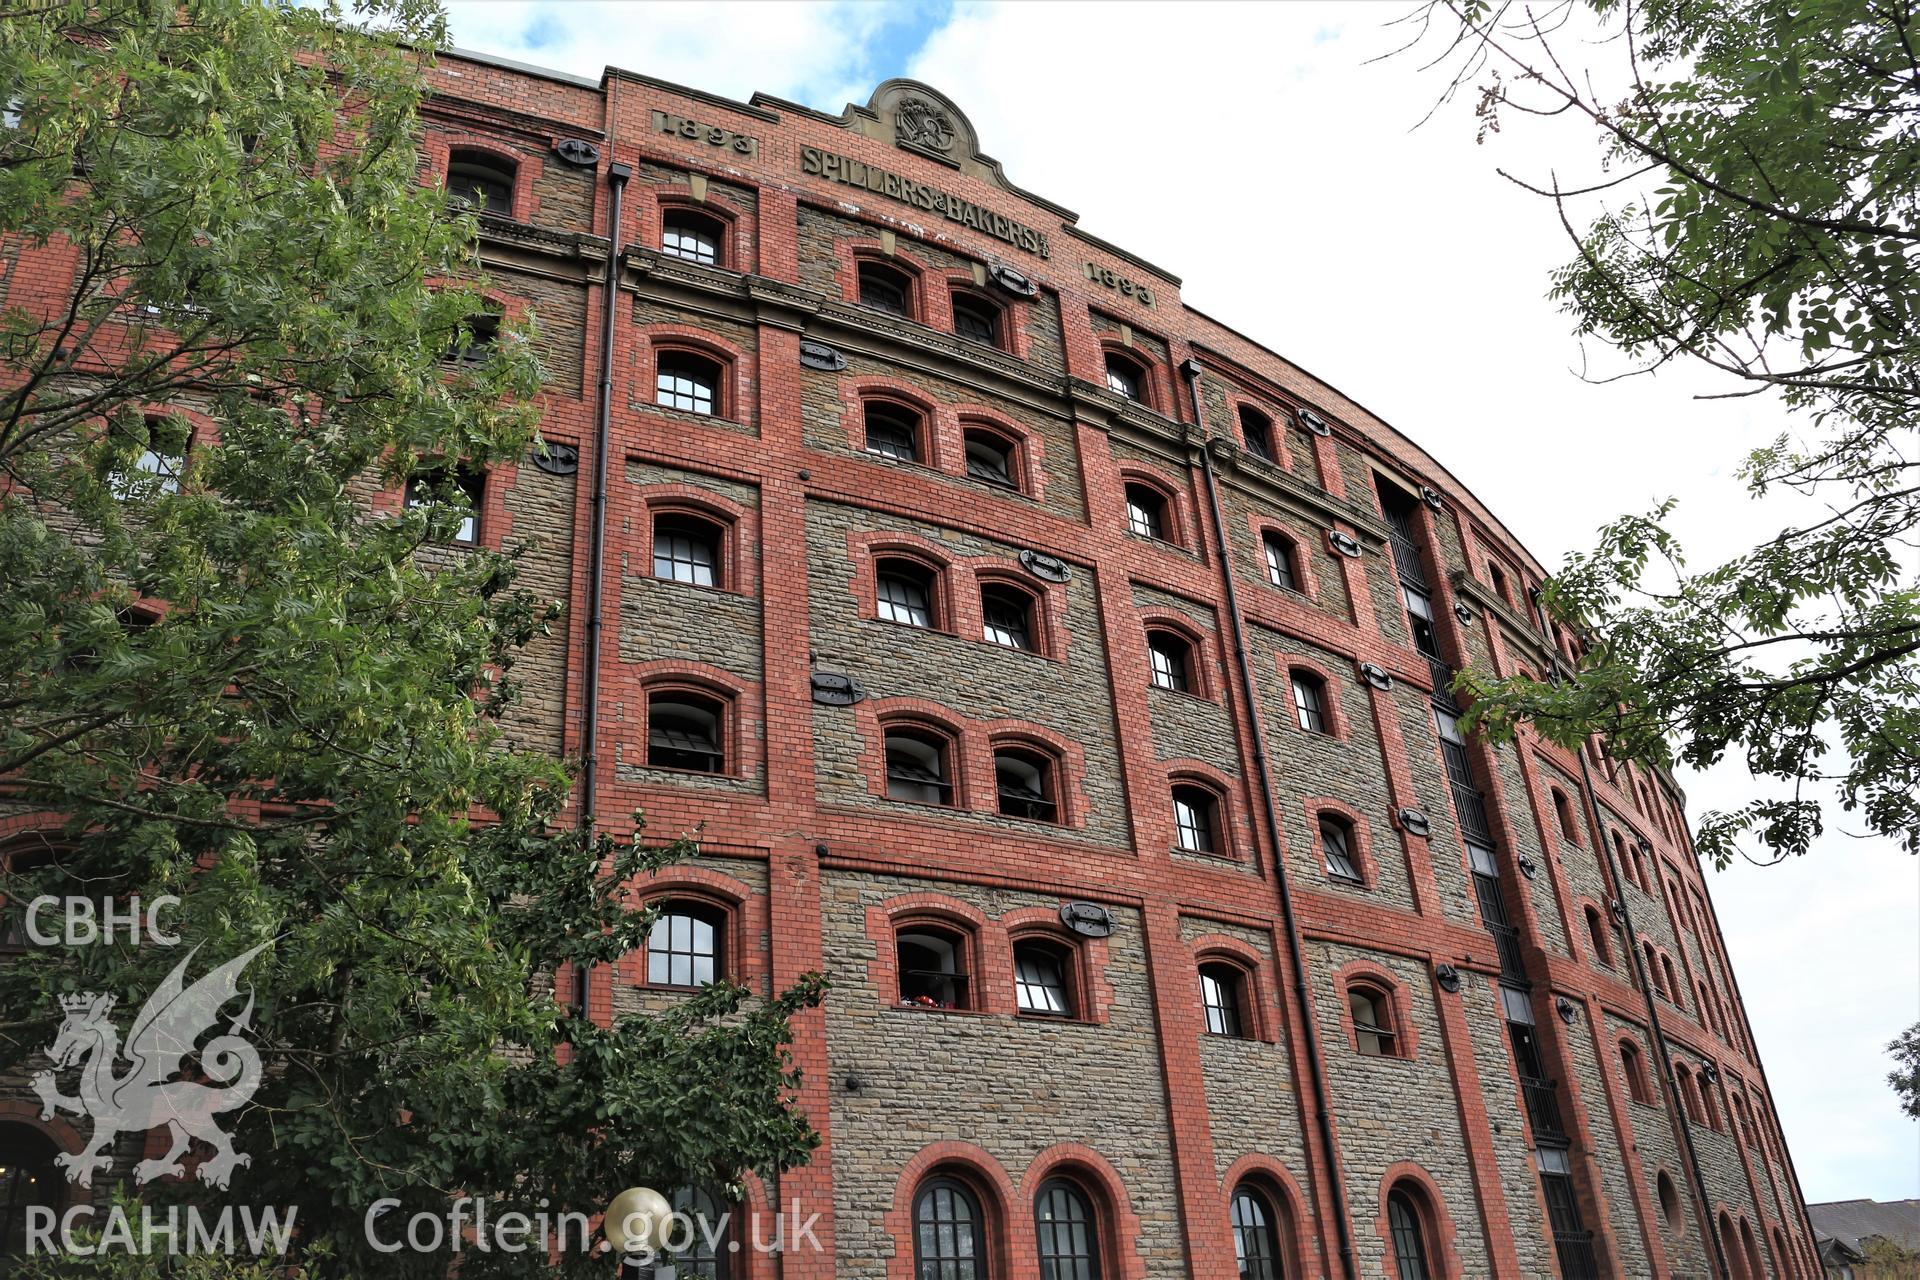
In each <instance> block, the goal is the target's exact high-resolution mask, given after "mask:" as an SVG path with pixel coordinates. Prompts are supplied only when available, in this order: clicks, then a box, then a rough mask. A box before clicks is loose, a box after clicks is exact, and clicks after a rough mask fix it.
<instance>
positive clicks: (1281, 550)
mask: <svg viewBox="0 0 1920 1280" xmlns="http://www.w3.org/2000/svg"><path fill="white" fill-rule="evenodd" d="M1264 542H1265V546H1266V551H1267V581H1268V582H1271V583H1272V584H1273V585H1274V586H1276V587H1282V588H1285V589H1286V590H1288V591H1298V590H1299V589H1300V586H1299V583H1298V581H1297V580H1296V579H1295V577H1294V574H1293V548H1292V547H1290V546H1288V545H1287V543H1286V542H1285V541H1284V540H1283V539H1282V538H1280V537H1279V536H1278V535H1277V534H1271V533H1270V534H1268V535H1267V536H1266V538H1265V539H1264Z"/></svg>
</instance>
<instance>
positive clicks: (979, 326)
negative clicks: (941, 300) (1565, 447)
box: [953, 291, 1001, 347]
mask: <svg viewBox="0 0 1920 1280" xmlns="http://www.w3.org/2000/svg"><path fill="white" fill-rule="evenodd" d="M1000 328H1001V320H1000V308H999V307H997V306H995V305H994V304H993V303H991V302H989V301H987V299H985V298H983V297H981V296H980V295H979V294H977V293H961V292H957V291H956V292H955V293H954V295H953V331H954V332H955V333H957V334H959V335H960V336H961V337H963V338H965V339H967V340H968V341H969V342H978V343H981V344H982V345H984V346H989V347H997V346H999V345H1000Z"/></svg>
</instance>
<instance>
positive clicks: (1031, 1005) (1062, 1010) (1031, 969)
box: [1013, 942, 1073, 1016]
mask: <svg viewBox="0 0 1920 1280" xmlns="http://www.w3.org/2000/svg"><path fill="white" fill-rule="evenodd" d="M1013 976H1014V986H1015V989H1016V992H1017V994H1018V997H1019V1003H1020V1011H1021V1012H1022V1013H1051V1014H1059V1015H1061V1016H1065V1015H1068V1014H1071V1013H1072V1012H1073V1005H1072V1002H1071V1001H1069V1000H1068V998H1067V980H1066V977H1065V975H1064V974H1063V972H1062V970H1061V966H1060V957H1059V956H1058V955H1056V954H1054V952H1053V949H1052V948H1050V947H1047V946H1044V945H1042V944H1040V943H1033V942H1029V943H1022V944H1020V945H1019V946H1016V947H1015V948H1014V949H1013Z"/></svg>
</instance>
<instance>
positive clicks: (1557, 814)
mask: <svg viewBox="0 0 1920 1280" xmlns="http://www.w3.org/2000/svg"><path fill="white" fill-rule="evenodd" d="M1547 794H1548V795H1550V796H1552V797H1553V817H1554V821H1556V822H1558V823H1559V824H1560V835H1561V838H1562V839H1566V840H1571V841H1573V843H1575V844H1579V843H1580V827H1579V824H1578V823H1576V822H1575V821H1574V820H1573V804H1572V802H1571V801H1569V800H1568V799H1567V793H1566V792H1564V791H1562V790H1561V789H1560V788H1558V787H1549V788H1548V789H1547Z"/></svg>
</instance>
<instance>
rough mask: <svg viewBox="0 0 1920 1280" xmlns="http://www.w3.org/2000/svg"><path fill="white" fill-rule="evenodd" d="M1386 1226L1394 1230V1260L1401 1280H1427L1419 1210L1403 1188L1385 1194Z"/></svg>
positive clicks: (1425, 1246)
mask: <svg viewBox="0 0 1920 1280" xmlns="http://www.w3.org/2000/svg"><path fill="white" fill-rule="evenodd" d="M1387 1225H1388V1227H1390V1228H1391V1229H1392V1232H1393V1262H1394V1266H1395V1267H1396V1268H1397V1269H1398V1271H1399V1276H1400V1280H1428V1276H1429V1274H1430V1273H1429V1272H1428V1270H1427V1242H1426V1238H1425V1237H1424V1236H1423V1235H1422V1234H1421V1230H1420V1212H1419V1210H1417V1209H1415V1208H1414V1207H1413V1202H1412V1200H1410V1199H1409V1198H1408V1196H1407V1193H1406V1192H1404V1191H1394V1192H1392V1193H1390V1194H1389V1195H1388V1196H1387Z"/></svg>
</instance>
